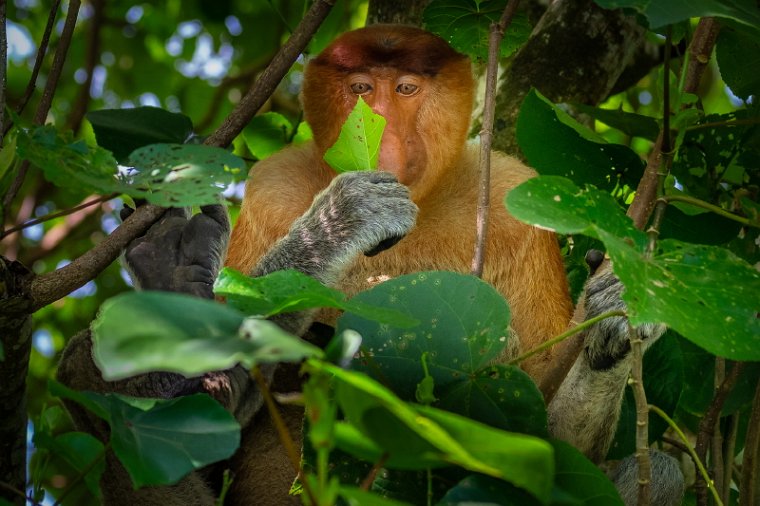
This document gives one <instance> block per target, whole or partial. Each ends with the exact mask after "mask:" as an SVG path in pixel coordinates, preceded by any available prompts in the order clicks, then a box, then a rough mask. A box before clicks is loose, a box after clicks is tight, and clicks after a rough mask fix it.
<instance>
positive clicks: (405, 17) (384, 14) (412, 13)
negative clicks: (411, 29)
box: [367, 0, 430, 26]
mask: <svg viewBox="0 0 760 506" xmlns="http://www.w3.org/2000/svg"><path fill="white" fill-rule="evenodd" d="M429 3H430V0H409V1H406V0H370V1H369V8H368V10H367V24H368V25H374V24H377V23H396V24H402V25H414V26H422V13H423V11H424V10H425V7H427V5H428V4H429Z"/></svg>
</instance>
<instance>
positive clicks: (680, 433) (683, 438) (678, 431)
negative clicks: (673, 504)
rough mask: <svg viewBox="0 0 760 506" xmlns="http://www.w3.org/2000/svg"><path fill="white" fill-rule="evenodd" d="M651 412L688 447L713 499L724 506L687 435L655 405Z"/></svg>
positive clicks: (651, 405)
mask: <svg viewBox="0 0 760 506" xmlns="http://www.w3.org/2000/svg"><path fill="white" fill-rule="evenodd" d="M649 411H651V412H653V413H656V414H657V415H659V416H660V418H662V419H663V420H665V423H667V424H668V426H670V428H671V429H673V432H675V433H676V434H677V435H678V437H679V438H681V441H683V443H684V444H685V445H686V449H687V450H688V451H689V455H690V456H691V459H692V460H693V461H694V465H696V466H697V470H698V471H699V474H701V475H702V478H704V479H705V481H706V482H707V484H708V487H709V488H710V490H711V491H712V494H713V497H714V498H715V504H716V505H717V506H723V501H721V500H720V496H719V495H718V492H717V491H716V490H715V487H714V486H713V483H712V481H711V480H710V476H708V474H707V469H705V466H704V464H702V461H701V460H699V457H698V456H697V453H696V452H695V451H694V448H692V446H691V444H690V443H689V440H688V439H687V438H686V435H684V433H683V431H682V430H681V429H680V428H679V427H678V425H677V424H676V422H674V421H673V419H672V418H670V417H669V416H668V415H667V413H665V412H664V411H663V410H661V409H660V408H658V407H657V406H655V405H654V404H650V405H649Z"/></svg>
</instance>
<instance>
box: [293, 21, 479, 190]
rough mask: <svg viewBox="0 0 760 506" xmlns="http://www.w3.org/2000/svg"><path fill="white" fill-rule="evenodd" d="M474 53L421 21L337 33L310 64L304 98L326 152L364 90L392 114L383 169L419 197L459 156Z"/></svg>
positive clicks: (320, 145) (316, 137) (380, 110)
mask: <svg viewBox="0 0 760 506" xmlns="http://www.w3.org/2000/svg"><path fill="white" fill-rule="evenodd" d="M473 93H474V80H473V77H472V66H471V63H470V60H469V58H467V57H466V56H464V55H462V54H460V53H457V52H456V51H454V49H452V48H451V46H449V45H448V44H447V43H446V41H444V40H443V39H441V38H440V37H438V36H436V35H433V34H431V33H428V32H426V31H424V30H421V29H419V28H414V27H409V26H397V25H373V26H368V27H366V28H361V29H359V30H354V31H352V32H348V33H345V34H343V35H341V36H340V37H338V38H337V39H336V40H335V41H334V42H333V43H332V44H330V45H329V46H328V47H327V48H326V49H325V50H324V51H322V53H320V54H319V56H317V57H316V58H315V59H313V60H312V61H311V62H310V63H309V65H308V66H307V68H306V72H305V78H304V85H303V104H304V113H305V117H306V121H307V122H308V123H309V125H310V126H311V128H312V131H313V132H314V140H315V142H316V143H317V146H318V148H319V149H320V151H321V152H322V153H324V152H325V151H326V150H327V149H328V148H329V147H330V146H331V145H332V144H333V143H335V141H336V140H337V138H338V134H339V133H340V127H341V125H342V124H343V122H344V121H345V120H346V117H347V116H348V114H349V112H350V111H351V109H353V107H354V105H355V104H356V101H357V98H358V97H359V96H361V97H362V98H363V99H364V101H365V102H367V104H369V105H370V107H372V109H373V110H374V111H375V112H376V113H378V114H381V115H382V116H384V117H385V119H386V122H387V123H386V127H385V131H384V133H383V138H382V141H381V144H380V156H379V168H380V170H384V171H388V172H392V173H393V174H395V175H396V177H398V179H399V181H401V182H402V183H404V184H406V185H408V186H409V187H410V189H411V191H412V197H413V198H414V199H415V200H417V199H419V198H421V197H422V196H423V194H424V192H426V191H427V190H429V189H430V188H432V187H433V186H434V185H435V181H436V180H437V179H438V177H439V176H440V174H442V173H443V172H444V171H446V170H448V169H450V168H451V167H453V166H454V165H455V164H456V162H457V161H458V159H459V157H460V155H461V153H462V149H463V147H464V144H465V141H466V139H467V132H468V129H469V124H470V115H471V112H472V106H473Z"/></svg>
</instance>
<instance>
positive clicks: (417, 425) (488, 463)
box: [307, 360, 553, 502]
mask: <svg viewBox="0 0 760 506" xmlns="http://www.w3.org/2000/svg"><path fill="white" fill-rule="evenodd" d="M307 368H308V369H309V370H310V371H312V372H314V371H318V372H323V373H327V374H331V375H332V376H333V378H334V381H335V382H336V399H337V401H338V404H339V406H340V407H341V409H342V410H343V412H344V413H345V415H346V418H347V420H348V421H350V422H351V423H352V424H354V425H355V426H356V428H358V429H359V430H360V431H361V432H362V433H363V434H364V435H365V436H366V437H368V438H370V439H371V440H372V441H373V443H374V444H375V445H377V446H379V447H380V448H382V451H383V452H386V453H387V454H388V455H389V456H390V458H389V460H388V462H387V463H386V466H387V467H390V466H391V465H392V464H391V462H393V465H398V466H399V467H400V468H405V469H424V468H427V467H437V466H440V465H442V464H444V463H449V464H455V465H459V466H461V467H464V468H465V469H468V470H470V471H475V472H480V473H483V474H487V475H489V476H494V477H497V478H501V479H504V480H506V481H509V482H510V483H514V484H515V485H517V486H519V487H521V488H523V489H525V490H527V491H529V492H530V493H531V494H532V495H534V496H535V497H537V498H538V499H539V500H541V501H542V502H546V501H547V500H548V495H549V490H550V488H551V477H552V474H553V464H552V452H551V448H550V447H549V445H548V444H547V443H546V442H544V441H542V440H540V439H537V438H534V437H531V436H524V435H518V434H512V433H509V432H504V431H501V430H498V429H493V428H491V427H488V426H486V425H483V424H480V423H477V422H473V421H472V420H469V419H467V418H464V417H461V416H459V415H455V414H453V413H447V412H445V411H441V410H438V409H435V408H431V407H425V406H417V407H412V406H410V405H408V404H406V403H404V402H402V401H401V400H400V399H398V398H397V397H396V396H394V395H393V394H392V393H391V392H390V391H389V390H387V389H386V388H384V387H383V386H381V385H380V384H379V383H377V382H375V381H374V380H372V379H370V378H368V377H367V376H365V375H363V374H360V373H356V372H352V371H345V370H343V369H340V368H338V367H335V366H333V365H330V364H326V363H321V362H316V361H313V360H311V361H309V362H308V363H307ZM336 434H337V431H336ZM370 448H371V447H370ZM342 449H343V450H346V451H348V449H347V448H344V447H342Z"/></svg>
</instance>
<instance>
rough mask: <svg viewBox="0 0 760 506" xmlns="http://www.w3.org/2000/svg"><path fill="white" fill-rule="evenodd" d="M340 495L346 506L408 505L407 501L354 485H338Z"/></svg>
mask: <svg viewBox="0 0 760 506" xmlns="http://www.w3.org/2000/svg"><path fill="white" fill-rule="evenodd" d="M340 496H341V497H342V498H343V499H345V501H346V503H348V506H410V505H409V503H406V502H401V501H395V500H393V499H387V498H385V497H381V496H379V495H377V494H373V493H371V492H367V491H366V490H362V489H360V488H356V487H340Z"/></svg>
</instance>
